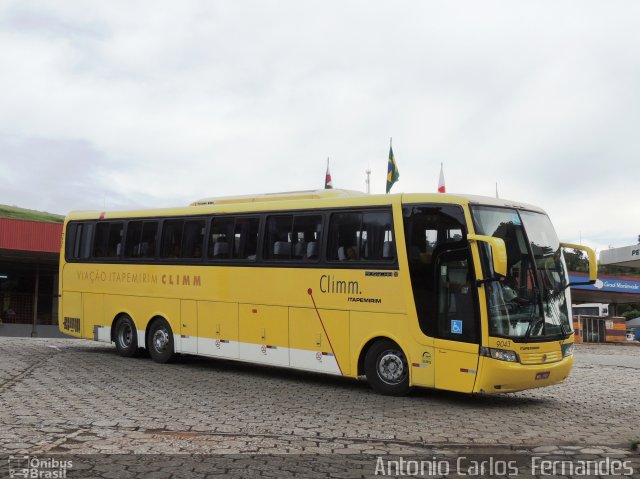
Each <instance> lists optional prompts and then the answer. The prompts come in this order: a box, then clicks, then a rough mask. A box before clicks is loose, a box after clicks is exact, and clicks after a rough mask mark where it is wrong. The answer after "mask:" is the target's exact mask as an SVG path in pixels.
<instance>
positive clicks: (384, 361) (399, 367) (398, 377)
mask: <svg viewBox="0 0 640 479" xmlns="http://www.w3.org/2000/svg"><path fill="white" fill-rule="evenodd" d="M406 370H407V369H406V367H405V364H404V360H403V357H402V355H401V353H399V352H398V351H386V352H384V353H383V354H382V355H381V356H380V360H379V361H378V376H379V377H380V379H381V380H382V381H384V382H385V383H387V384H398V383H400V382H402V381H403V379H404V376H405V374H406Z"/></svg>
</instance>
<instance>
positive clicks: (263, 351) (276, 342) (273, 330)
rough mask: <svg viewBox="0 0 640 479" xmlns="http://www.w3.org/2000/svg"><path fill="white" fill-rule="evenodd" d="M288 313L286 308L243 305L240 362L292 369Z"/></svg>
mask: <svg viewBox="0 0 640 479" xmlns="http://www.w3.org/2000/svg"><path fill="white" fill-rule="evenodd" d="M288 313H289V311H288V308H286V307H284V306H265V305H263V304H240V305H239V307H238V315H239V333H240V359H244V360H246V361H251V362H254V363H263V364H273V365H277V366H289V314H288Z"/></svg>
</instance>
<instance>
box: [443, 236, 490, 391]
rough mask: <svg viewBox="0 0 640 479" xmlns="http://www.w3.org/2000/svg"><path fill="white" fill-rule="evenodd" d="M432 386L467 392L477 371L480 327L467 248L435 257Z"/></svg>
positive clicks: (471, 388)
mask: <svg viewBox="0 0 640 479" xmlns="http://www.w3.org/2000/svg"><path fill="white" fill-rule="evenodd" d="M435 261H436V264H435V266H436V267H435V276H436V277H435V287H436V298H437V305H438V310H437V328H436V339H435V341H434V347H435V348H434V349H435V361H434V362H435V386H436V388H439V389H447V390H450V391H458V392H464V393H470V392H472V390H473V385H474V382H475V379H476V375H477V370H478V339H479V337H480V325H479V317H478V309H477V306H476V305H477V304H478V303H477V298H476V291H475V287H474V285H473V280H472V278H473V274H472V273H473V271H472V270H471V266H470V265H471V257H470V251H469V248H460V249H456V250H449V251H444V252H442V253H441V254H440V255H439V256H438V257H437V258H435Z"/></svg>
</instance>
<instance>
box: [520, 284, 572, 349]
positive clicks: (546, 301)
mask: <svg viewBox="0 0 640 479" xmlns="http://www.w3.org/2000/svg"><path fill="white" fill-rule="evenodd" d="M536 291H537V293H538V298H539V300H540V304H541V305H542V307H543V309H542V310H541V311H540V316H538V318H536V320H535V321H533V322H531V323H529V328H528V329H527V332H526V333H525V335H524V337H525V339H529V337H530V336H531V333H532V332H533V330H534V328H535V327H536V326H537V325H538V324H540V322H542V321H544V320H545V318H546V317H545V314H544V308H545V306H546V307H547V309H548V310H550V311H552V313H551V317H552V318H553V319H556V320H557V324H558V326H560V331H561V332H562V337H563V339H566V338H568V337H569V334H568V333H567V330H566V329H565V326H564V324H562V319H561V318H560V313H559V312H558V311H557V310H556V309H555V307H554V305H553V303H552V301H553V298H552V296H553V294H552V293H553V292H554V291H555V290H552V289H547V288H544V286H543V291H544V295H543V294H541V293H540V291H538V290H536ZM553 313H555V314H553Z"/></svg>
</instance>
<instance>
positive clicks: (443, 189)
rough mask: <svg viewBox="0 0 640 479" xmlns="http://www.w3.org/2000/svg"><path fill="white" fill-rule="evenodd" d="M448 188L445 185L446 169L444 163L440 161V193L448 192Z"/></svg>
mask: <svg viewBox="0 0 640 479" xmlns="http://www.w3.org/2000/svg"><path fill="white" fill-rule="evenodd" d="M446 192H447V189H446V188H445V186H444V170H443V169H442V163H440V180H438V193H446Z"/></svg>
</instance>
